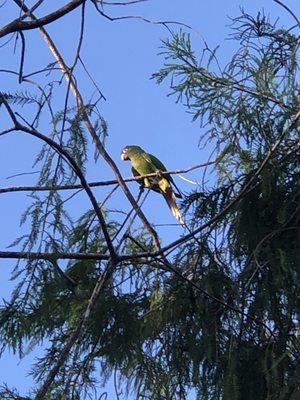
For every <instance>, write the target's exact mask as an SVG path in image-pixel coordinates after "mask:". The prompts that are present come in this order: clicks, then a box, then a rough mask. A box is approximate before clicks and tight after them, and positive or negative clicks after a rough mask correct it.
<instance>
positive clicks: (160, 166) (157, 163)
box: [147, 154, 182, 199]
mask: <svg viewBox="0 0 300 400" xmlns="http://www.w3.org/2000/svg"><path fill="white" fill-rule="evenodd" d="M147 155H148V156H149V158H150V160H151V162H152V163H153V164H154V165H155V167H156V168H157V169H158V170H160V171H167V168H166V167H165V166H164V164H163V163H162V162H161V161H160V160H159V159H158V158H156V157H155V156H153V155H152V154H147ZM165 178H166V179H168V181H169V182H171V183H172V185H173V186H174V187H175V189H176V190H177V193H175V196H176V197H178V198H180V199H181V198H182V194H181V192H180V190H179V189H178V187H177V185H176V184H175V182H174V180H173V178H172V176H171V175H165Z"/></svg>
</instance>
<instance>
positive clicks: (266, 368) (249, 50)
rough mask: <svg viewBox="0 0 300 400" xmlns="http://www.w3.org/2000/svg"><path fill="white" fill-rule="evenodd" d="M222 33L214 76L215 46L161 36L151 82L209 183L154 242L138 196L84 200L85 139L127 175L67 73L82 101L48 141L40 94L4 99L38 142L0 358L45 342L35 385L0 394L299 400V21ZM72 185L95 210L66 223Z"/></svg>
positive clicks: (260, 18) (257, 21)
mask: <svg viewBox="0 0 300 400" xmlns="http://www.w3.org/2000/svg"><path fill="white" fill-rule="evenodd" d="M16 2H17V3H18V1H16ZM19 3H21V2H19ZM78 3H79V2H78ZM94 3H95V5H96V6H97V7H98V11H99V12H102V9H101V8H99V7H100V5H99V4H97V2H94ZM98 3H99V2H98ZM20 7H22V5H20ZM25 11H26V10H25V9H24V6H23V12H25ZM29 15H31V14H29ZM32 21H34V18H32ZM231 28H232V35H231V39H232V40H234V41H235V43H236V44H237V50H236V52H235V53H234V54H233V55H232V57H231V58H230V59H228V63H227V65H225V66H224V67H222V66H221V65H220V64H219V63H218V58H217V54H218V49H214V50H210V49H209V48H208V47H207V46H206V47H205V51H204V52H203V54H202V56H198V55H197V53H196V52H195V51H193V44H192V42H191V38H190V36H189V34H188V33H186V32H185V31H179V32H176V33H175V32H172V33H171V34H170V37H169V38H168V39H166V40H165V41H163V45H162V51H161V56H162V57H163V59H164V61H163V62H164V65H163V67H162V68H161V70H159V71H158V72H156V73H154V74H153V79H155V80H156V81H157V82H158V83H159V84H162V83H165V82H167V83H168V84H169V85H170V88H171V94H172V95H174V96H176V101H178V102H181V103H182V104H183V105H184V107H186V108H187V110H188V112H190V113H191V114H192V115H193V119H194V121H195V123H198V124H199V123H200V124H201V126H202V127H204V128H205V134H203V135H202V137H201V140H202V143H203V146H209V147H210V148H212V149H213V153H214V154H215V162H214V163H213V165H212V166H210V167H209V168H210V173H212V174H214V182H215V184H214V186H211V187H206V188H205V190H204V191H203V190H201V191H200V190H198V189H196V190H194V191H192V192H190V193H187V194H186V196H185V199H184V201H183V202H182V204H181V208H182V210H183V212H184V214H185V220H186V221H188V228H187V230H186V232H185V233H184V234H183V235H182V236H180V237H177V238H176V240H175V241H174V242H173V243H171V244H168V245H166V246H165V247H163V246H162V245H160V242H159V240H158V236H157V232H156V231H155V230H154V229H153V228H152V226H151V225H150V224H149V223H148V221H147V219H143V218H145V217H144V214H143V213H142V208H139V207H138V205H137V204H138V203H139V199H138V201H137V202H135V200H134V199H131V200H132V201H133V203H132V204H133V211H132V212H131V214H130V215H129V218H127V217H126V219H125V220H122V219H120V218H118V215H117V214H115V213H113V212H111V211H110V210H109V209H106V208H105V204H103V205H101V206H99V205H98V204H97V202H95V198H94V197H93V193H92V192H91V191H89V185H88V184H87V182H86V180H85V177H84V170H85V166H86V163H87V160H88V152H89V149H90V147H91V145H92V144H93V143H94V144H95V147H96V152H97V157H99V156H100V157H103V158H104V159H105V160H106V161H107V162H108V164H109V165H110V166H111V168H112V170H113V171H114V172H115V174H116V179H117V184H119V185H120V186H122V187H123V185H124V182H123V181H122V179H121V178H120V177H119V176H118V171H117V170H116V168H115V165H114V164H113V162H112V161H111V159H110V157H109V156H108V154H107V152H106V150H105V147H104V139H105V137H106V135H107V124H106V122H105V120H104V119H103V117H102V116H101V115H99V114H98V111H97V104H96V103H92V102H91V103H89V104H84V103H83V101H82V99H81V95H80V93H79V92H78V89H77V88H76V83H75V81H74V78H73V77H72V70H71V71H69V72H68V70H66V71H64V72H65V74H66V75H67V79H68V84H69V86H70V89H71V90H72V91H73V92H75V97H76V100H77V104H76V105H75V106H74V107H73V106H72V107H65V108H64V109H63V110H59V111H57V112H56V113H53V115H52V132H51V135H50V136H44V135H43V134H42V133H41V132H40V130H39V129H40V128H39V126H40V119H41V118H42V115H43V111H44V106H45V104H46V102H47V99H45V96H44V94H43V93H42V94H41V95H40V96H37V95H35V94H32V93H30V92H26V93H24V92H18V93H4V92H2V93H1V109H3V110H6V111H7V112H8V113H9V115H10V116H11V118H12V122H13V123H14V128H15V129H16V130H19V131H22V132H23V133H27V134H30V135H33V136H35V137H37V138H39V139H40V140H42V141H43V142H44V145H43V147H42V150H41V152H40V153H39V154H38V156H37V159H36V163H38V165H40V166H41V168H40V169H41V173H40V178H39V180H38V182H37V187H36V188H33V190H32V192H31V198H32V204H31V205H30V206H29V207H28V209H27V210H26V211H25V212H24V215H23V217H22V221H21V222H22V223H24V224H25V226H28V227H29V231H28V233H27V234H24V235H23V236H22V237H20V238H16V241H15V242H14V243H13V244H12V245H13V246H19V247H17V248H18V249H20V246H21V250H22V252H23V253H24V254H25V255H26V256H24V258H25V260H24V259H23V260H22V261H20V260H19V262H18V263H17V265H16V267H15V269H14V272H13V278H14V279H15V281H16V287H15V289H14V291H13V294H12V297H11V299H7V300H6V301H5V303H4V305H3V306H2V307H1V310H0V320H1V324H0V338H1V343H2V344H3V347H2V349H3V350H4V349H5V348H10V349H12V350H13V351H15V352H18V353H19V354H20V355H24V351H25V350H26V349H27V348H28V343H29V347H30V348H31V347H34V346H36V345H38V344H41V343H43V342H44V341H46V342H47V343H48V345H47V349H46V350H45V352H44V355H43V356H42V357H41V358H40V359H39V360H38V361H37V362H36V363H35V365H34V366H33V372H32V373H33V377H34V378H35V379H36V381H37V382H43V384H42V385H41V387H40V388H38V389H37V390H36V391H33V392H32V393H31V394H29V395H28V396H27V397H26V396H25V397H22V396H21V395H20V394H18V393H17V392H15V391H14V390H12V389H10V388H8V387H3V388H2V389H1V391H0V397H1V399H2V398H3V399H19V400H21V399H33V398H36V399H43V398H44V399H47V400H54V399H55V400H58V399H70V400H71V399H74V400H75V399H78V400H79V399H84V398H88V396H89V394H90V393H91V392H92V391H93V388H94V386H95V384H96V383H97V381H98V379H97V375H99V372H98V371H99V369H100V376H101V381H102V382H105V381H107V380H108V379H109V378H110V377H111V375H112V374H115V375H116V380H119V383H120V385H123V386H124V387H126V388H127V391H128V393H133V392H134V393H135V396H136V398H137V399H149V400H171V399H172V400H176V399H180V400H183V399H188V396H189V394H190V393H191V392H192V391H195V392H196V393H197V399H199V400H215V399H219V400H253V399H255V400H271V399H274V400H275V399H276V400H296V399H297V398H298V396H299V391H300V388H299V375H300V374H299V359H300V346H299V320H298V319H297V318H299V317H298V315H299V314H298V313H299V264H300V246H299V243H300V231H299V228H300V183H299V178H300V162H299V150H300V148H299V120H300V111H299V110H300V86H299V83H298V82H297V78H299V69H298V68H299V65H298V60H297V56H298V55H299V45H300V39H299V35H298V32H299V28H300V27H299V23H298V24H297V25H296V26H294V27H292V28H284V27H279V26H278V22H274V21H272V20H269V19H268V18H267V17H266V16H265V15H264V14H262V13H259V14H258V15H257V16H256V17H253V16H250V15H248V14H247V13H245V12H244V11H242V12H241V15H240V16H239V17H238V18H235V19H233V20H232V27H231ZM56 61H58V62H60V67H61V68H62V69H64V66H61V64H62V62H61V60H59V56H58V58H57V60H56ZM52 68H54V65H52V66H49V69H52ZM49 90H50V93H51V90H52V88H50V89H49ZM32 104H34V105H36V106H37V107H38V110H39V112H38V114H37V117H36V118H35V120H34V121H33V122H32V123H30V124H26V123H25V122H24V121H22V120H21V119H20V118H19V117H18V114H16V112H15V110H16V109H17V108H18V107H19V106H20V105H22V106H24V107H27V106H28V107H30V105H32ZM92 141H93V142H92ZM78 182H79V184H80V186H79V189H78V190H82V188H83V190H85V192H86V193H87V195H88V196H89V199H90V201H91V209H89V210H88V211H86V212H85V213H84V214H83V215H82V216H80V217H79V218H78V220H77V221H74V220H73V219H72V218H71V217H70V216H69V213H68V208H67V205H68V202H67V199H68V198H66V197H64V196H63V195H62V193H63V191H61V189H62V187H66V186H67V185H69V186H71V187H76V185H77V184H78ZM41 187H44V188H45V187H46V188H48V189H49V188H50V190H47V191H45V190H41ZM67 187H68V186H67ZM124 190H125V193H126V188H125V189H124ZM111 195H113V192H112V193H111ZM131 200H130V196H129V201H131ZM139 204H140V203H139ZM121 211H122V210H121ZM137 217H139V218H140V219H141V221H142V222H143V225H138V224H136V223H134V219H135V220H137ZM130 218H131V219H130ZM132 218H133V219H132ZM45 226H47V228H45ZM49 227H50V228H49ZM122 229H123V230H122ZM170 250H172V253H171V254H169V251H170ZM19 254H21V252H19ZM20 258H22V257H21V256H20ZM128 396H129V395H128Z"/></svg>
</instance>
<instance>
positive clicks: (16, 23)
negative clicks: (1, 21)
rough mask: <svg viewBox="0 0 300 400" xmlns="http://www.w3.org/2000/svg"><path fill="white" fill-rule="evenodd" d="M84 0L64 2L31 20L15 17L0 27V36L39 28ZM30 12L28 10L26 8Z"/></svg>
mask: <svg viewBox="0 0 300 400" xmlns="http://www.w3.org/2000/svg"><path fill="white" fill-rule="evenodd" d="M14 1H15V3H17V5H18V6H19V7H20V6H21V5H22V3H23V2H22V1H21V0H14ZM84 1H85V0H72V1H70V3H67V4H65V5H64V6H63V7H61V8H59V9H57V10H56V11H54V12H52V13H51V14H48V15H45V16H44V17H42V18H39V19H37V18H32V21H22V19H20V18H17V19H15V20H13V21H11V22H10V23H9V24H7V25H5V26H4V27H3V28H2V29H0V38H1V37H4V36H5V35H8V34H9V33H14V32H20V31H27V30H30V29H36V28H40V27H41V26H44V25H47V24H50V23H51V22H54V21H56V20H57V19H59V18H61V17H63V16H64V15H66V14H68V13H69V12H71V11H73V10H74V9H75V8H77V7H78V6H80V5H81V4H82V3H83V2H84ZM28 11H29V12H30V10H28ZM30 16H31V17H32V13H31V12H30Z"/></svg>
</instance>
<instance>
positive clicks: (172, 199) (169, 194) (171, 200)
mask: <svg viewBox="0 0 300 400" xmlns="http://www.w3.org/2000/svg"><path fill="white" fill-rule="evenodd" d="M163 196H164V198H165V200H166V202H167V204H168V206H169V207H170V210H171V211H172V214H173V215H174V217H175V218H176V219H177V220H178V221H179V222H180V223H181V225H185V222H184V219H183V217H182V215H181V213H180V211H179V208H178V206H177V204H176V196H175V194H174V192H173V190H172V188H171V186H170V187H168V188H166V190H165V191H164V193H163Z"/></svg>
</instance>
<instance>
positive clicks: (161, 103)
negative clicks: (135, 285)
mask: <svg viewBox="0 0 300 400" xmlns="http://www.w3.org/2000/svg"><path fill="white" fill-rule="evenodd" d="M65 2H67V0H65V1H64V2H62V1H56V2H55V1H45V5H43V7H41V8H40V10H39V13H38V15H40V16H41V15H44V14H45V13H47V12H49V11H51V10H53V9H54V8H53V7H56V6H61V5H62V4H64V3H65ZM34 3H35V1H27V5H28V6H30V5H32V4H34ZM286 4H288V5H289V6H290V7H291V8H292V9H293V10H294V12H296V13H297V14H298V15H299V14H300V2H299V0H287V1H286ZM239 7H243V8H244V9H245V11H247V12H249V13H252V14H253V15H255V14H256V13H257V11H259V10H262V8H263V9H264V10H265V13H266V14H267V15H268V14H269V15H270V16H271V18H276V17H280V21H281V23H282V24H283V25H284V24H287V25H289V26H290V25H292V24H294V21H293V20H292V18H291V17H290V15H289V14H287V12H286V11H284V10H283V8H281V7H279V5H278V4H276V3H275V2H274V1H272V0H251V1H249V0H227V1H226V0H210V1H200V0H189V1H182V0H149V1H148V2H146V3H143V4H139V5H135V6H131V7H129V6H128V7H111V8H108V7H107V8H106V11H107V13H111V14H112V11H113V14H114V15H141V16H144V17H146V18H149V19H152V20H154V21H158V20H160V21H162V20H174V21H180V22H184V23H186V24H188V25H190V26H192V27H193V28H194V29H195V30H196V31H198V32H199V33H200V34H201V35H203V36H204V37H205V39H206V40H207V42H208V43H209V45H210V47H211V48H214V47H216V46H217V45H219V44H220V45H221V48H220V51H219V59H220V61H221V64H223V65H224V64H226V63H227V61H228V60H229V58H230V55H231V54H232V50H233V47H234V46H235V45H234V43H233V42H232V41H228V40H226V39H227V35H228V33H229V27H228V25H229V19H228V16H231V17H234V16H237V15H239V13H240V11H239ZM17 16H18V11H17V7H16V6H15V5H14V4H13V2H12V1H11V0H10V1H8V2H7V4H5V5H4V7H3V8H0V25H1V26H3V25H5V24H6V23H8V22H9V21H10V20H11V19H13V18H16V17H17ZM79 21H80V19H79V10H76V11H74V12H72V13H71V14H70V15H68V16H66V17H64V19H63V20H62V21H60V22H56V23H54V24H52V25H51V26H49V27H48V28H47V29H49V32H50V33H51V35H52V37H53V39H54V41H55V42H56V44H57V45H58V47H59V49H60V51H62V54H63V55H64V56H65V57H66V58H67V60H68V61H69V62H71V60H72V59H73V56H74V51H75V49H76V45H77V38H78V27H79ZM85 22H86V31H85V39H84V44H83V50H82V58H83V59H84V60H85V63H86V65H87V67H88V69H89V71H90V73H91V74H92V76H93V77H94V79H95V80H96V81H97V84H98V85H99V87H100V88H101V90H102V91H103V93H104V95H105V96H106V98H107V101H106V102H102V103H101V105H100V109H101V111H102V114H103V116H104V118H105V119H106V120H107V121H108V126H109V137H108V139H107V149H108V151H109V153H110V154H111V156H112V157H113V158H114V159H115V161H116V162H117V164H118V166H119V167H120V169H121V172H122V173H123V176H129V175H130V168H129V164H128V163H122V162H121V161H120V151H121V149H122V148H123V147H124V145H126V144H138V145H140V146H142V147H144V148H145V149H146V150H148V151H150V152H151V153H153V154H155V155H157V156H158V157H159V158H160V159H161V160H162V161H163V162H164V164H165V165H166V166H167V167H168V168H170V169H173V168H184V167H188V166H191V165H193V164H198V163H200V162H202V161H203V162H204V161H206V160H207V158H208V156H209V151H207V149H206V150H199V148H198V140H199V136H200V134H201V129H200V127H199V124H198V123H197V122H194V123H192V122H191V115H189V114H188V113H187V112H186V110H185V109H184V108H183V106H182V105H180V104H175V101H174V100H175V99H174V98H173V97H167V93H168V92H169V90H168V86H167V85H162V86H157V85H156V84H155V82H154V81H153V80H150V76H151V74H152V73H153V72H155V71H157V70H158V69H159V68H160V67H161V66H162V61H163V59H162V57H161V56H158V55H157V54H158V53H159V51H160V49H159V47H160V45H161V39H165V38H167V37H168V32H167V30H166V29H165V28H163V27H162V26H159V25H153V24H147V23H145V22H141V21H139V20H124V21H116V22H110V21H107V20H105V19H104V18H103V17H101V16H100V15H99V14H97V13H95V9H94V7H92V6H91V4H88V7H87V16H86V21H85ZM174 28H175V27H174ZM25 35H26V39H27V40H26V44H27V47H26V58H25V71H24V72H25V73H29V72H31V71H34V70H36V69H39V68H43V67H44V66H45V65H47V64H48V63H50V62H53V58H52V55H51V54H50V52H49V50H48V48H47V47H46V46H45V44H44V42H43V40H42V39H41V37H40V36H39V33H38V31H34V32H27V33H25ZM191 36H192V39H193V41H194V43H195V47H196V48H197V49H200V48H201V40H200V37H199V35H198V34H197V33H195V32H192V33H191ZM6 40H7V38H5V39H4V40H2V42H1V44H2V43H4V41H6ZM13 50H14V41H11V42H10V44H9V45H8V46H6V47H3V48H0V60H1V61H0V69H5V68H10V69H18V60H19V53H20V52H19V47H18V46H17V50H16V52H15V53H14V51H13ZM0 77H1V78H2V79H1V80H0V82H1V88H0V90H1V91H6V90H7V91H11V92H14V91H16V90H20V86H19V85H18V82H17V78H16V77H15V76H11V77H10V78H7V75H5V80H4V79H3V77H4V75H3V74H2V73H0ZM77 78H78V85H79V88H80V90H82V92H83V94H84V97H85V99H86V100H87V99H89V98H90V96H91V95H92V93H93V88H92V86H91V84H90V82H89V81H88V79H87V77H86V75H85V74H84V73H83V72H82V71H81V70H78V71H77ZM25 87H26V85H24V84H23V85H22V90H24V89H25ZM30 89H31V87H30V86H29V85H28V90H30ZM62 93H63V91H62ZM63 100H64V98H63V96H62V97H61V98H59V99H57V100H56V107H57V109H59V108H62V106H63ZM0 117H1V121H2V122H1V125H3V122H4V125H5V122H6V120H7V119H6V117H5V116H4V112H3V110H0ZM3 128H4V126H1V128H0V129H1V130H2V129H3ZM41 129H43V130H44V132H45V133H48V132H49V120H43V121H42V123H41ZM0 141H1V146H0V166H1V167H0V185H1V186H2V187H3V186H10V185H20V184H30V183H33V182H34V176H33V177H32V176H30V175H29V176H25V177H24V176H22V177H16V178H12V179H9V180H8V179H7V177H9V176H11V175H15V174H18V173H21V172H30V171H32V169H31V166H32V160H33V159H34V155H35V153H36V151H37V150H38V149H39V147H40V144H39V143H38V142H37V141H36V140H33V139H30V138H28V137H24V136H23V135H21V134H19V133H16V134H12V135H9V136H5V137H0ZM89 166H90V168H89V169H88V171H87V176H88V179H90V180H103V179H106V178H112V177H113V175H112V173H111V172H110V171H109V169H108V168H107V167H106V165H105V164H104V162H103V161H100V162H99V163H98V164H97V166H96V167H95V166H94V164H93V163H92V162H91V163H90V164H89ZM37 170H38V167H36V168H35V169H34V171H37ZM189 177H190V178H191V179H194V180H197V172H195V173H191V174H190V176H189ZM177 182H178V183H179V185H180V186H181V187H182V188H183V190H186V191H188V190H191V189H193V187H191V186H190V185H189V184H187V183H184V182H183V181H180V180H178V181H177ZM130 187H131V188H132V189H133V191H134V192H136V188H135V187H134V186H130ZM95 193H97V197H98V198H99V201H101V198H103V197H104V196H105V193H106V190H98V191H95ZM78 199H79V200H76V203H75V202H74V203H73V205H72V213H73V215H75V216H76V215H80V213H81V212H83V211H84V210H86V207H87V206H88V203H87V201H86V199H85V197H84V196H81V197H79V198H78ZM120 202H124V204H125V202H126V200H125V199H124V198H123V197H122V196H121V195H119V196H117V197H116V199H115V206H118V205H120ZM26 204H29V199H28V198H27V196H26V195H25V194H22V193H18V194H4V195H1V196H0V210H1V211H0V212H1V222H2V229H1V232H0V250H5V248H6V246H7V245H8V244H9V243H11V241H13V239H14V238H15V237H16V236H20V235H21V234H22V232H23V231H22V229H21V228H20V227H19V218H20V215H21V213H22V211H23V210H24V207H25V205H26ZM125 207H128V208H129V205H127V206H126V205H125ZM144 211H145V213H146V214H147V216H148V217H149V218H150V220H151V221H152V222H154V223H155V222H166V223H170V222H173V219H172V216H171V215H170V213H169V211H168V209H167V207H166V205H165V204H163V203H162V201H161V199H160V198H159V196H157V195H155V194H153V195H151V196H149V197H148V199H147V203H146V205H145V210H144ZM160 234H161V235H162V237H163V238H165V240H169V239H172V237H173V238H174V235H176V234H178V229H177V228H174V231H170V228H168V232H166V230H164V228H161V231H160ZM0 264H1V267H0V285H1V287H0V288H1V297H2V298H8V297H9V293H10V290H11V288H12V284H11V282H9V281H8V279H9V275H10V272H11V270H12V268H13V266H14V261H12V260H0ZM40 351H41V350H38V352H33V353H31V354H29V356H27V357H26V359H23V360H21V361H20V362H19V360H18V358H17V357H16V356H13V355H11V354H10V353H9V352H6V353H5V354H4V356H3V357H2V359H1V360H0V376H1V381H3V382H7V383H8V384H9V385H11V386H15V387H17V388H19V389H20V390H21V392H22V393H24V394H25V392H26V390H27V389H28V388H30V386H31V385H32V380H31V378H30V377H27V373H28V371H29V365H30V362H31V361H32V360H33V358H34V356H35V354H40ZM107 390H108V391H109V392H111V395H110V396H109V399H111V400H112V399H114V398H115V397H114V394H113V391H112V388H111V387H110V385H108V388H107Z"/></svg>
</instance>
